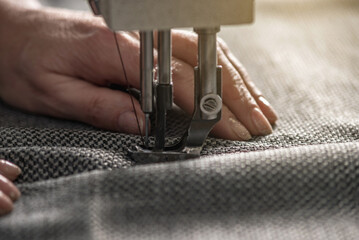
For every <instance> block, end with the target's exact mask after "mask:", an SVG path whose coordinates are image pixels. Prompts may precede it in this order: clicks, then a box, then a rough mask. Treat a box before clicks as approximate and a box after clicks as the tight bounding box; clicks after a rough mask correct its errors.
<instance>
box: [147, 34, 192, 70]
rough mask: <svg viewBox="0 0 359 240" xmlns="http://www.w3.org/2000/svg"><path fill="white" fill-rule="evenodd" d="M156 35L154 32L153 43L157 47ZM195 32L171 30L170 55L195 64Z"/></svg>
mask: <svg viewBox="0 0 359 240" xmlns="http://www.w3.org/2000/svg"><path fill="white" fill-rule="evenodd" d="M156 38H157V35H156V34H155V41H154V45H155V47H157V41H156ZM197 39H198V37H197V34H195V33H194V32H190V31H184V30H173V31H172V55H173V56H174V57H176V58H177V59H179V60H181V61H183V62H186V63H188V64H190V65H191V66H192V67H195V66H197V53H198V48H197V42H198V40H197Z"/></svg>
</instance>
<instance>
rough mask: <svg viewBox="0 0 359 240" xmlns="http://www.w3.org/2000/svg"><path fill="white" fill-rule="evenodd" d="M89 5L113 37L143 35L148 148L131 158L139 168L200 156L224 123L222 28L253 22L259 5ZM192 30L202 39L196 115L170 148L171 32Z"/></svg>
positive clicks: (155, 0) (151, 1)
mask: <svg viewBox="0 0 359 240" xmlns="http://www.w3.org/2000/svg"><path fill="white" fill-rule="evenodd" d="M89 4H90V6H91V8H92V10H93V12H94V13H95V14H96V15H102V17H103V18H104V20H105V22H106V24H107V26H108V27H109V28H110V29H111V30H112V31H114V32H115V31H136V30H139V31H140V76H141V89H140V92H141V98H140V102H141V108H142V111H143V112H144V113H145V116H146V127H145V137H144V139H145V140H144V145H143V146H137V148H136V149H134V150H132V151H130V152H129V154H130V156H131V157H132V158H133V159H134V160H135V161H137V162H139V163H151V162H164V161H175V160H183V159H189V158H195V157H198V156H200V153H201V150H202V146H203V143H204V142H205V140H206V138H207V136H208V133H209V132H210V131H211V129H212V128H213V126H214V125H215V124H216V123H217V122H218V121H219V120H220V118H221V110H222V86H221V83H222V79H221V78H222V74H221V67H220V66H218V65H217V39H216V34H217V32H218V31H219V27H217V26H221V25H232V24H242V23H250V22H252V21H253V11H254V0H225V1H224V2H223V1H218V0H196V1H193V0H173V1H168V0H141V1H140V2H138V1H131V0H89ZM149 9H151V11H149ZM193 26H196V27H195V28H194V31H195V32H196V33H197V34H198V66H197V67H195V69H194V76H195V81H194V112H193V115H192V120H191V122H190V124H189V126H188V129H187V131H186V132H185V134H184V136H183V137H182V138H181V140H180V141H179V142H178V143H176V144H174V145H171V146H168V145H166V144H165V142H166V141H165V140H166V136H165V133H166V121H167V119H166V116H167V111H168V110H170V109H171V108H172V104H173V96H172V95H173V94H172V91H173V90H172V78H171V56H172V54H171V29H172V28H182V27H193ZM154 30H157V31H158V43H157V45H158V49H157V50H158V76H157V79H154V74H153V69H154V64H153V62H154V60H153V56H154V49H153V47H154V44H153V31H154ZM150 116H152V117H154V118H155V126H154V127H153V129H155V144H154V145H153V146H150V144H149V141H148V138H149V128H150V126H149V124H150V120H149V119H150Z"/></svg>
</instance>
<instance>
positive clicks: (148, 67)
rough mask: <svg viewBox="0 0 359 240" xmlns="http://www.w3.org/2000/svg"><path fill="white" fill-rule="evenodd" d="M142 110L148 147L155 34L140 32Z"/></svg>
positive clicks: (151, 109)
mask: <svg viewBox="0 0 359 240" xmlns="http://www.w3.org/2000/svg"><path fill="white" fill-rule="evenodd" d="M140 71H141V73H140V80H141V108H142V111H143V112H144V113H145V118H146V121H145V146H146V147H147V146H148V135H149V128H150V127H149V124H150V114H151V113H152V112H153V32H152V31H141V32H140Z"/></svg>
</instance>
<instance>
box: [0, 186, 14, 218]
mask: <svg viewBox="0 0 359 240" xmlns="http://www.w3.org/2000/svg"><path fill="white" fill-rule="evenodd" d="M12 209H13V203H12V201H11V200H10V198H9V197H8V196H7V195H5V194H4V193H3V192H2V191H1V190H0V216H2V215H5V214H8V213H10V212H11V211H12Z"/></svg>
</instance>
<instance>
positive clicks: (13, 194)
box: [0, 160, 21, 216]
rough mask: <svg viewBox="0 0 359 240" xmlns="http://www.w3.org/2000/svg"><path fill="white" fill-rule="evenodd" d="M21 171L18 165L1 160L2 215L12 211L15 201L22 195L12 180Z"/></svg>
mask: <svg viewBox="0 0 359 240" xmlns="http://www.w3.org/2000/svg"><path fill="white" fill-rule="evenodd" d="M20 173H21V170H20V168H18V167H17V166H16V165H14V164H12V163H10V162H7V161H5V160H0V216H2V215H5V214H7V213H9V212H11V211H12V209H13V202H14V201H16V200H17V199H18V198H19V197H20V191H19V190H18V189H17V187H16V186H15V185H14V184H13V183H12V182H11V181H13V180H15V179H16V178H17V176H18V175H19V174H20Z"/></svg>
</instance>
